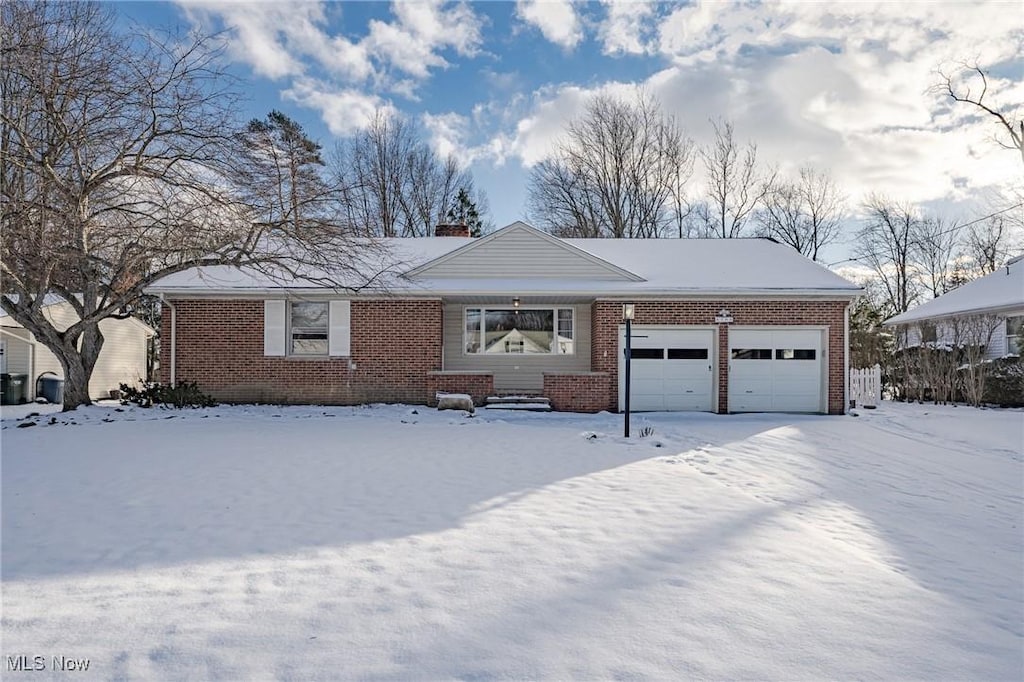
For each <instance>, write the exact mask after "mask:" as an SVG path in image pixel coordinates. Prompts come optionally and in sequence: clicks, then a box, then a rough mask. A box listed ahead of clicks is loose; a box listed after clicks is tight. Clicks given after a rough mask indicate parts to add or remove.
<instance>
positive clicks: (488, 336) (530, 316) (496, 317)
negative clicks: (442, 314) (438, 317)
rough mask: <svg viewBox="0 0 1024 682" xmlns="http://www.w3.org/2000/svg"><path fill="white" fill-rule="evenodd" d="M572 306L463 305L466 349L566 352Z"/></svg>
mask: <svg viewBox="0 0 1024 682" xmlns="http://www.w3.org/2000/svg"><path fill="white" fill-rule="evenodd" d="M574 332H575V330H574V327H573V309H572V308H520V309H519V310H516V309H514V308H467V309H466V326H465V349H466V353H488V354H495V355H505V354H512V353H516V354H522V355H551V354H556V355H570V354H572V353H573V352H574V351H575V349H574V346H573V338H574V336H575V334H574Z"/></svg>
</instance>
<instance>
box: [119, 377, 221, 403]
mask: <svg viewBox="0 0 1024 682" xmlns="http://www.w3.org/2000/svg"><path fill="white" fill-rule="evenodd" d="M129 403H135V404H136V405H138V406H139V407H152V406H153V405H164V406H167V407H174V408H177V409H181V408H183V407H215V406H216V405H217V401H216V400H214V399H213V398H211V397H210V396H208V395H206V394H205V393H203V392H202V391H201V390H200V389H199V386H198V385H197V384H196V383H195V382H189V381H182V382H179V383H178V384H177V385H176V386H169V385H167V384H161V383H159V382H156V381H154V382H145V383H143V384H142V386H141V387H138V388H137V387H135V386H129V385H128V384H121V404H122V405H127V404H129Z"/></svg>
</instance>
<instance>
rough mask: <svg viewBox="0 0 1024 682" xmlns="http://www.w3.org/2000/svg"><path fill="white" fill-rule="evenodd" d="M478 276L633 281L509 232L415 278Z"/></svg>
mask: <svg viewBox="0 0 1024 682" xmlns="http://www.w3.org/2000/svg"><path fill="white" fill-rule="evenodd" d="M595 258H596V257H595ZM474 277H478V278H484V277H487V278H493V277H510V278H519V277H535V278H556V279H587V280H610V281H631V280H630V278H629V277H627V276H626V275H624V274H623V273H621V272H617V271H616V270H614V269H612V268H611V267H609V266H607V265H604V264H603V262H601V261H594V260H591V259H589V258H588V257H587V256H585V255H584V254H582V253H579V252H576V251H574V250H573V249H572V248H570V247H567V246H563V245H560V244H557V243H552V242H551V241H548V240H547V239H545V238H543V237H541V236H539V235H536V234H532V233H531V232H530V231H527V230H507V231H506V232H504V233H502V234H499V235H497V236H495V237H494V238H493V239H490V240H488V241H487V242H481V243H479V244H474V245H472V247H471V248H468V249H466V250H465V251H463V252H461V253H456V254H454V255H453V256H451V257H450V258H447V259H443V260H441V261H440V262H438V263H436V264H434V265H430V266H428V267H426V268H424V269H423V270H421V271H420V272H418V273H416V275H415V276H414V279H418V278H427V279H429V278H474Z"/></svg>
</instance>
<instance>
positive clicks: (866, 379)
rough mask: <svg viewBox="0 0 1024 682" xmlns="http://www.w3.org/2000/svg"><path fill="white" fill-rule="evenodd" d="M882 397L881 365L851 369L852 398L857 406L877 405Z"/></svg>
mask: <svg viewBox="0 0 1024 682" xmlns="http://www.w3.org/2000/svg"><path fill="white" fill-rule="evenodd" d="M881 399H882V368H881V367H879V366H878V365H875V366H874V367H868V368H867V369H851V370H850V400H851V401H852V403H853V404H854V405H855V406H856V407H875V406H877V405H878V402H879V401H880V400H881Z"/></svg>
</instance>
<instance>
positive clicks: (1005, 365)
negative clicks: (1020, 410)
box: [984, 358, 1024, 407]
mask: <svg viewBox="0 0 1024 682" xmlns="http://www.w3.org/2000/svg"><path fill="white" fill-rule="evenodd" d="M984 400H985V402H986V403H992V404H995V405H1002V406H1004V407H1024V360H1022V359H1021V358H1001V359H999V360H993V361H992V362H991V363H989V366H988V377H987V378H986V381H985V398H984Z"/></svg>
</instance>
